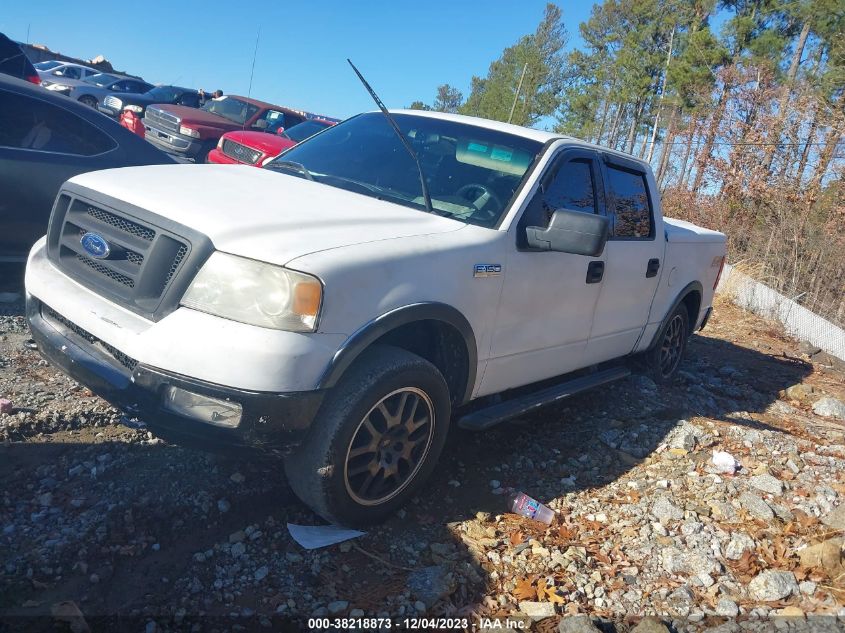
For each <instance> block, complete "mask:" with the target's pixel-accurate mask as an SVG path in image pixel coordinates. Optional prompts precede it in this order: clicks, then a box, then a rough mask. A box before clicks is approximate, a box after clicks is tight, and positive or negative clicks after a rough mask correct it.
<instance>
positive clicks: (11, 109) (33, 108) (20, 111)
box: [0, 90, 116, 156]
mask: <svg viewBox="0 0 845 633" xmlns="http://www.w3.org/2000/svg"><path fill="white" fill-rule="evenodd" d="M0 147H6V148H10V149H18V150H23V151H39V152H55V153H61V154H75V155H77V156H96V155H97V154H103V153H105V152H108V151H109V150H111V149H114V148H115V147H116V144H115V142H114V140H112V138H111V137H110V136H108V135H107V134H105V133H104V132H102V131H100V130H99V129H97V128H96V127H94V126H93V125H91V124H90V123H88V122H87V121H85V120H84V119H82V118H81V117H78V116H76V115H75V114H73V113H72V112H69V111H68V110H65V109H64V108H60V107H58V106H55V105H53V104H51V103H47V102H46V101H42V100H41V99H33V98H31V97H26V96H24V95H20V94H16V93H12V92H7V91H5V90H0Z"/></svg>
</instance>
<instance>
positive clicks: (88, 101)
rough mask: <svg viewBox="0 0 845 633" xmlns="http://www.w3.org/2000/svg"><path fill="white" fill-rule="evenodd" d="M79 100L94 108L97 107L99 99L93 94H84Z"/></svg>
mask: <svg viewBox="0 0 845 633" xmlns="http://www.w3.org/2000/svg"><path fill="white" fill-rule="evenodd" d="M79 101H80V103H84V104H85V105H87V106H90V107H92V108H96V107H97V100H96V99H95V98H94V97H92V96H91V95H82V96H81V97H79Z"/></svg>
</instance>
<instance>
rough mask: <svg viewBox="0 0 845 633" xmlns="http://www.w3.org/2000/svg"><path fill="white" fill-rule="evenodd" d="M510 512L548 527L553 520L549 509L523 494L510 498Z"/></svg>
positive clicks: (552, 513) (553, 515) (553, 516)
mask: <svg viewBox="0 0 845 633" xmlns="http://www.w3.org/2000/svg"><path fill="white" fill-rule="evenodd" d="M509 506H510V509H511V512H513V513H514V514H519V515H522V516H524V517H527V518H529V519H534V520H535V521H540V522H541V523H545V524H546V525H549V524H550V523H551V522H552V519H554V518H555V513H554V512H553V511H552V509H551V508H549V507H547V506H544V505H543V504H542V503H540V502H539V501H537V500H536V499H532V498H531V497H529V496H528V495H527V494H525V493H524V492H520V493H517V494H515V495H513V496H512V497H511V498H510V503H509Z"/></svg>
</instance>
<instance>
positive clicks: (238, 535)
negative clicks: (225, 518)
mask: <svg viewBox="0 0 845 633" xmlns="http://www.w3.org/2000/svg"><path fill="white" fill-rule="evenodd" d="M245 538H246V534H244V531H243V530H238V531H237V532H232V533H231V534H230V535H229V542H230V543H240V542H241V541H242V540H244V539H245Z"/></svg>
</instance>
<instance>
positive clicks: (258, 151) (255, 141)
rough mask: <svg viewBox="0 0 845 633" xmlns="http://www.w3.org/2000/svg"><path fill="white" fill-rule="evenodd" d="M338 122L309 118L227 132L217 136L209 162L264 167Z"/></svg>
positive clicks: (209, 154) (209, 155)
mask: <svg viewBox="0 0 845 633" xmlns="http://www.w3.org/2000/svg"><path fill="white" fill-rule="evenodd" d="M337 122H338V121H337V120H336V119H328V118H317V119H308V120H307V121H303V122H302V123H298V124H296V125H294V126H292V127H288V128H285V127H283V126H282V124H281V121H280V122H278V123H275V124H273V125H271V126H270V127H268V128H267V129H266V130H265V131H264V132H243V131H237V132H227V133H226V134H224V135H223V136H221V137H220V142H219V143H217V147H216V148H215V149H213V150H211V151H210V152H209V153H208V162H209V163H221V164H225V165H255V166H256V167H263V166H264V164H265V163H266V162H267V161H270V160H272V159H274V158H276V157H277V156H278V155H279V154H281V153H282V152H283V151H285V150H286V149H288V148H289V147H293V146H294V145H296V144H297V143H300V142H302V141H304V140H305V139H307V138H308V137H309V136H314V135H315V134H316V133H317V132H321V131H322V130H325V129H326V128H327V127H331V126H332V125H335V124H336V123H337ZM268 132H269V134H268Z"/></svg>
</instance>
